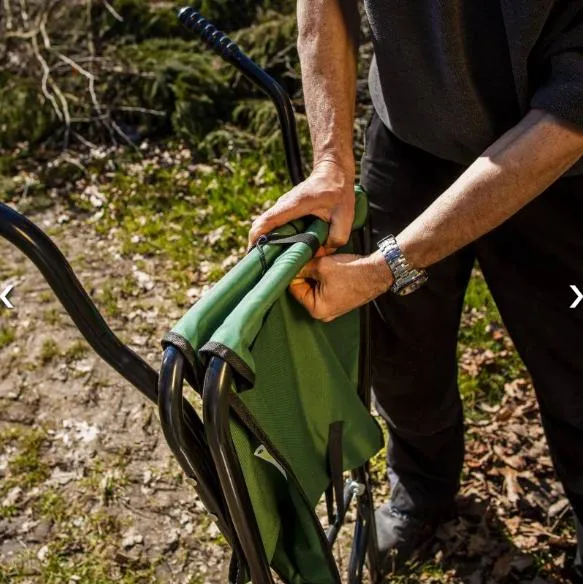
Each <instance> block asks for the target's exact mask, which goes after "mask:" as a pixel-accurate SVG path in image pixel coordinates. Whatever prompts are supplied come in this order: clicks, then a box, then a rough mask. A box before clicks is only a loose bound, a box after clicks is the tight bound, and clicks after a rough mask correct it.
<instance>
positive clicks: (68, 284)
mask: <svg viewBox="0 0 583 584" xmlns="http://www.w3.org/2000/svg"><path fill="white" fill-rule="evenodd" d="M179 18H180V20H181V22H182V23H183V24H184V25H185V26H186V27H187V28H189V29H190V30H193V31H194V32H196V33H197V34H199V35H200V37H201V38H202V40H203V41H205V43H206V44H207V45H208V46H209V47H210V48H212V49H213V50H214V51H216V52H217V53H218V54H219V55H220V56H221V57H222V58H223V59H225V60H226V61H227V62H229V63H231V64H232V65H234V66H235V67H236V68H237V69H238V70H239V71H241V72H242V73H243V74H244V75H245V77H247V78H248V79H250V80H251V81H252V82H253V83H254V84H256V85H257V86H258V87H259V88H261V89H262V90H263V91H264V92H265V93H266V94H267V95H268V96H269V97H270V98H271V99H272V101H273V103H274V105H275V107H276V110H277V113H278V118H279V121H280V125H281V129H282V135H283V142H284V147H285V154H286V162H287V167H288V172H289V175H290V179H291V182H292V183H293V184H298V183H300V182H301V181H302V180H303V178H304V173H303V165H302V160H301V155H300V148H299V141H298V136H297V129H296V124H295V116H294V111H293V107H292V104H291V101H290V99H289V96H288V95H287V93H286V92H285V90H284V89H283V88H282V87H281V85H279V84H278V83H277V82H276V81H275V80H274V79H273V78H272V77H271V76H269V75H268V74H267V73H266V72H265V71H264V70H263V69H261V68H260V67H259V66H258V65H257V64H256V63H254V62H253V61H252V60H251V59H249V58H248V57H247V56H246V55H245V54H244V53H243V51H241V49H240V48H239V47H238V46H237V45H236V44H235V43H234V42H233V41H232V40H231V39H229V38H228V37H227V36H226V35H225V34H224V33H222V32H220V31H218V30H217V29H216V28H215V27H214V26H213V25H212V24H210V23H209V22H208V21H206V20H205V19H204V18H203V17H202V16H201V15H200V14H199V13H198V12H196V11H195V10H194V9H192V8H183V9H182V10H180V12H179ZM0 236H2V237H4V238H5V239H7V240H8V241H9V242H11V243H12V244H14V245H15V246H16V247H17V248H19V249H20V250H21V251H22V252H23V253H24V254H25V255H26V256H27V257H28V258H29V259H30V260H31V261H32V262H33V263H34V264H35V265H36V266H37V268H38V269H39V270H40V272H41V274H42V275H43V276H44V278H45V280H46V281H47V282H48V284H49V286H50V287H51V288H52V290H53V291H54V292H55V294H56V296H57V297H58V299H59V300H60V302H61V304H62V305H63V307H64V308H65V310H66V311H67V313H68V314H69V315H70V316H71V318H72V320H73V322H74V324H75V325H76V327H77V328H78V329H79V331H80V332H81V334H82V335H83V336H84V337H85V339H86V340H87V342H88V343H89V344H90V346H91V347H92V348H93V349H94V350H95V351H96V353H97V354H98V355H99V356H100V357H101V358H102V359H103V360H104V361H106V362H107V363H108V364H109V365H110V366H111V367H113V369H115V370H116V371H117V372H118V373H119V374H120V375H121V376H122V377H124V378H125V379H126V380H127V381H129V382H130V383H131V384H132V385H133V386H134V387H136V388H137V389H138V390H139V391H140V392H141V393H142V394H143V395H144V396H145V397H146V398H148V399H149V400H150V401H151V402H153V403H154V404H156V405H157V406H158V411H159V415H160V424H161V426H162V430H163V433H164V437H165V439H166V441H167V442H168V445H169V447H170V449H171V451H172V453H173V454H174V456H175V457H176V459H177V460H178V463H179V464H180V466H181V468H182V470H183V471H184V473H185V475H186V476H187V481H189V482H190V483H191V484H192V486H193V487H194V488H195V489H196V491H197V493H198V494H199V496H200V498H201V501H202V503H203V504H204V506H205V507H206V509H207V510H208V511H209V512H210V513H211V514H212V516H213V518H214V519H215V520H216V522H217V525H218V527H219V529H220V531H221V532H222V533H223V535H224V536H225V538H226V539H227V541H228V543H229V544H230V546H231V548H232V550H233V556H232V560H231V565H230V568H229V582H230V583H231V584H242V583H244V582H246V581H248V580H249V579H251V581H252V582H254V583H255V584H272V583H273V581H274V580H273V576H272V571H271V568H270V566H269V562H268V560H267V558H266V555H265V552H264V549H263V545H262V542H261V536H260V534H259V528H258V525H257V521H256V518H255V514H254V512H253V508H252V506H251V500H250V497H249V492H248V490H247V486H246V484H245V481H244V478H243V473H242V470H241V466H240V464H239V460H238V458H237V456H236V453H235V448H234V444H233V439H232V435H231V429H230V424H229V420H230V419H231V417H232V416H233V415H236V414H235V413H234V412H233V410H232V408H231V404H230V395H231V392H232V384H233V371H232V370H231V367H230V365H229V364H228V363H227V362H226V361H224V360H223V359H221V358H220V357H213V358H212V359H211V360H210V363H209V365H208V367H207V370H206V375H205V379H204V384H203V387H202V388H201V393H202V397H203V417H204V424H203V422H202V420H201V419H200V417H199V416H198V414H197V413H196V411H195V410H194V408H193V407H192V405H191V404H190V403H189V402H188V400H187V399H186V398H185V397H184V395H183V392H184V383H185V381H187V379H186V377H187V373H186V368H185V362H184V361H185V359H184V356H183V355H182V353H181V352H180V351H179V350H178V349H177V348H176V347H174V346H167V347H166V348H165V350H164V354H163V359H162V364H161V368H160V375H159V376H158V374H157V373H156V372H155V371H154V369H152V367H150V366H149V365H148V364H147V363H146V362H145V361H144V360H143V359H142V358H141V357H139V356H138V355H137V354H136V353H135V352H134V351H132V350H131V349H130V348H129V347H128V346H126V345H125V344H123V343H122V342H121V341H120V339H119V338H118V337H117V336H116V335H115V334H114V333H113V332H112V330H111V329H110V328H109V326H108V325H107V323H106V322H105V320H104V319H103V317H102V316H101V314H100V313H99V311H98V309H97V307H96V306H95V304H94V303H93V302H92V300H91V298H90V297H89V296H88V294H87V293H86V291H85V290H84V288H83V286H82V285H81V283H80V282H79V280H78V279H77V277H76V276H75V273H74V272H73V270H72V268H71V266H70V265H69V263H68V262H67V260H66V258H65V257H64V256H63V254H62V253H61V252H60V250H59V249H58V247H57V246H56V245H55V244H54V243H53V242H52V240H51V239H50V238H49V237H48V236H47V235H46V234H45V233H44V232H43V231H42V230H40V229H39V228H38V227H37V226H36V225H34V224H33V223H32V222H31V221H29V220H28V219H26V217H24V216H23V215H21V214H20V213H18V212H17V211H15V210H14V209H12V208H10V207H9V206H7V205H5V204H2V203H0ZM355 240H356V241H355V245H356V248H357V249H356V251H357V253H365V252H367V251H368V250H370V231H369V229H368V225H367V226H365V228H363V229H361V230H360V232H358V233H357V234H356V237H355ZM359 310H360V319H361V342H360V364H359V371H360V379H359V383H358V394H359V397H360V399H361V400H362V402H363V403H364V404H365V406H366V407H367V408H368V409H370V401H371V395H370V393H371V392H370V364H369V361H370V342H369V328H370V327H369V321H370V318H369V307H368V306H365V307H362V308H360V309H359ZM343 496H344V505H343V506H342V508H341V512H340V513H338V512H336V513H335V512H334V508H333V505H332V499H331V494H330V493H327V497H326V498H327V509H328V522H329V527H328V529H327V532H326V533H325V534H324V537H325V538H326V540H327V544H328V548H329V551H330V561H332V562H333V561H334V560H333V557H332V552H331V550H332V546H333V545H334V543H335V541H336V539H337V536H338V533H339V530H340V528H341V527H342V525H343V524H344V521H345V516H346V511H347V509H348V508H349V505H350V504H351V502H352V501H353V499H355V498H356V499H357V507H356V511H357V516H356V520H355V524H354V535H353V542H352V549H351V553H350V559H349V564H348V582H349V583H350V584H356V583H359V582H361V581H362V576H363V567H364V562H365V557H367V556H368V569H369V572H370V578H371V581H372V582H378V581H379V580H380V577H381V574H380V571H379V554H378V546H377V542H376V531H375V525H374V505H373V497H372V489H371V484H370V476H369V468H368V463H366V464H364V465H362V466H361V467H359V468H357V469H355V470H354V471H352V479H351V480H349V481H347V483H346V485H345V488H344V493H343Z"/></svg>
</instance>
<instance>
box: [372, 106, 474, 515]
mask: <svg viewBox="0 0 583 584" xmlns="http://www.w3.org/2000/svg"><path fill="white" fill-rule="evenodd" d="M462 171H463V169H462V168H461V167H459V166H458V165H455V164H452V163H449V162H446V161H443V160H441V159H437V158H435V157H433V156H431V155H429V154H427V153H425V152H423V151H420V150H418V149H416V148H413V147H411V146H408V145H406V144H404V143H403V142H401V141H399V140H398V139H397V138H395V137H394V136H393V135H392V134H391V133H390V132H389V131H388V130H387V129H386V128H385V127H384V126H383V125H382V123H381V122H380V120H378V118H376V117H375V118H373V121H372V122H371V125H370V126H369V129H368V132H367V137H366V149H365V156H364V158H363V163H362V178H361V182H362V184H363V187H364V188H365V190H366V191H367V193H368V196H369V201H370V210H371V224H372V230H373V237H374V241H378V240H379V239H381V238H382V237H384V236H385V235H387V234H389V233H393V234H396V233H398V232H399V231H401V230H402V229H403V228H404V227H405V226H406V225H408V224H409V223H410V222H411V221H412V220H413V219H415V218H416V217H417V216H418V215H419V214H420V213H421V212H422V211H423V210H424V209H425V208H426V207H427V206H429V204H431V202H432V201H433V200H434V199H435V198H437V197H438V196H439V195H440V194H441V193H442V192H443V191H444V190H445V189H446V188H447V187H448V186H449V185H451V183H452V182H453V181H454V180H455V179H456V178H457V176H459V174H460V173H461V172H462ZM473 261H474V258H473V251H472V250H471V249H469V248H468V249H464V250H462V251H461V252H459V253H457V254H455V255H453V256H451V257H449V258H447V259H446V260H444V261H442V262H439V263H438V264H436V265H435V266H433V267H431V268H430V269H429V275H430V278H429V283H428V285H427V286H425V287H424V288H422V289H420V290H418V291H416V292H415V293H414V294H411V295H410V296H406V297H398V296H395V295H393V294H391V293H388V294H385V295H383V296H382V297H380V298H378V299H377V301H376V302H375V306H374V309H373V310H372V323H371V325H372V371H373V390H374V394H375V397H376V404H377V408H378V410H379V412H380V413H381V415H383V417H384V418H385V420H386V422H387V426H388V430H389V444H388V463H389V469H390V470H389V477H390V480H391V483H392V489H391V500H392V503H393V505H394V507H395V508H396V509H397V510H398V511H400V512H401V513H407V514H410V515H413V516H415V515H417V516H437V515H439V514H440V513H441V511H442V510H443V508H444V507H450V506H451V504H452V502H453V498H454V496H455V494H456V492H457V490H458V488H459V480H460V479H459V478H460V472H461V467H462V463H463V417H462V407H461V401H460V397H459V392H458V387H457V360H456V346H457V335H458V328H459V321H460V315H461V309H462V302H463V297H464V292H465V289H466V286H467V283H468V280H469V277H470V273H471V268H472V265H473Z"/></svg>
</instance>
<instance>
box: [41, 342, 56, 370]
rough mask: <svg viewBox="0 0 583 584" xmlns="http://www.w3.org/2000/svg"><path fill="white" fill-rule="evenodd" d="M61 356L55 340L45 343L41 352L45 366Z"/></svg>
mask: <svg viewBox="0 0 583 584" xmlns="http://www.w3.org/2000/svg"><path fill="white" fill-rule="evenodd" d="M59 355H60V351H59V346H58V345H57V343H56V342H55V341H54V340H53V339H46V340H45V341H44V342H43V345H42V347H41V351H40V361H41V363H42V364H43V365H47V364H48V363H50V362H51V361H53V359H55V358H56V357H58V356H59Z"/></svg>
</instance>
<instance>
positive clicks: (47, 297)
mask: <svg viewBox="0 0 583 584" xmlns="http://www.w3.org/2000/svg"><path fill="white" fill-rule="evenodd" d="M54 298H55V295H54V294H53V293H52V292H51V291H50V290H45V291H44V292H41V293H40V294H39V295H38V301H39V302H42V303H43V304H46V303H47V302H51V301H52V300H54Z"/></svg>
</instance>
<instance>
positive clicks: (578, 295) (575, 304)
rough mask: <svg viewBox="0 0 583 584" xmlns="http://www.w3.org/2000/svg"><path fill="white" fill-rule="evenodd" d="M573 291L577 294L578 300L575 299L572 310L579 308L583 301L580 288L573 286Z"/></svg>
mask: <svg viewBox="0 0 583 584" xmlns="http://www.w3.org/2000/svg"><path fill="white" fill-rule="evenodd" d="M571 290H573V292H575V294H576V295H577V298H575V301H574V302H573V304H571V306H570V308H577V306H579V303H580V302H581V300H583V294H582V293H581V290H579V288H577V286H575V285H574V284H571Z"/></svg>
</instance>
